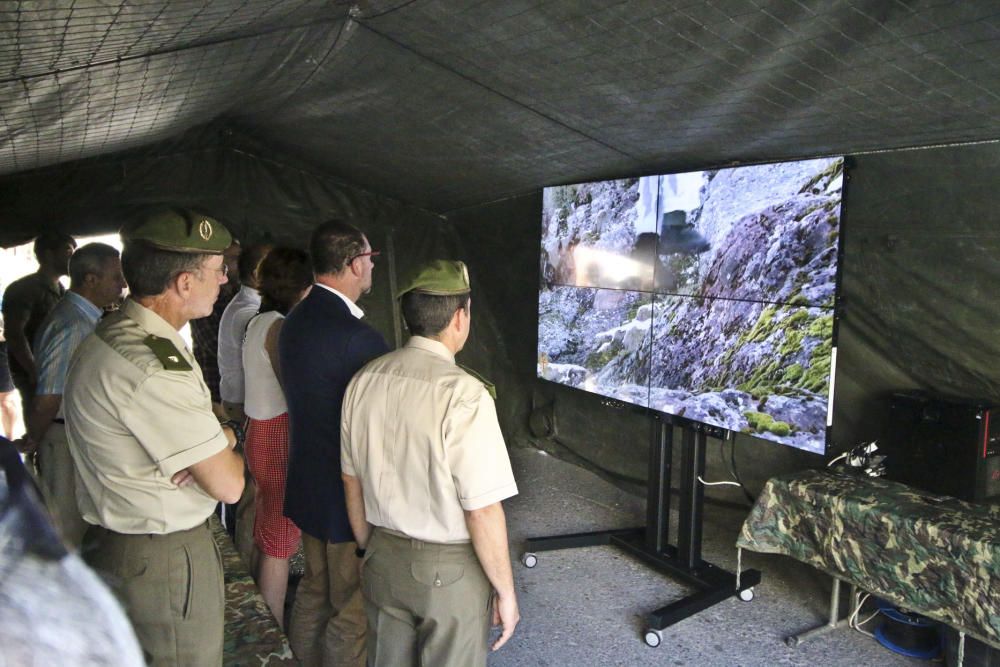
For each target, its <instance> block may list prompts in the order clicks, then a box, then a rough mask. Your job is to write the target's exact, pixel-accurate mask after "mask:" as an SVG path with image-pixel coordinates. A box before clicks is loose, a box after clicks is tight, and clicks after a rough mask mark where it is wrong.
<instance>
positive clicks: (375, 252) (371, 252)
mask: <svg viewBox="0 0 1000 667" xmlns="http://www.w3.org/2000/svg"><path fill="white" fill-rule="evenodd" d="M381 254H382V251H381V250H369V251H368V252H362V253H359V254H357V255H355V256H354V257H351V258H350V259H349V260H347V263H348V264H350V263H351V262H353V261H354V260H356V259H357V258H359V257H371V258H372V263H373V264H374V263H375V258H376V257H378V256H379V255H381Z"/></svg>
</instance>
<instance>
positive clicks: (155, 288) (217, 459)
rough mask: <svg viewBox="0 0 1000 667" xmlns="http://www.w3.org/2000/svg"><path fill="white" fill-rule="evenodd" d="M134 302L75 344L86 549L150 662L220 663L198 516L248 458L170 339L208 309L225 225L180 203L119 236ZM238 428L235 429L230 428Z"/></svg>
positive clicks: (218, 614)
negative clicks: (88, 527) (241, 453)
mask: <svg viewBox="0 0 1000 667" xmlns="http://www.w3.org/2000/svg"><path fill="white" fill-rule="evenodd" d="M122 239H123V241H124V242H125V247H124V251H123V253H122V269H123V271H124V274H125V279H126V281H127V282H128V285H129V288H130V290H131V296H130V298H129V299H128V300H127V301H126V302H125V305H124V306H123V307H122V308H121V309H120V310H119V311H118V312H116V313H115V314H113V315H111V316H109V317H107V318H105V319H104V320H103V321H101V323H100V324H99V325H98V327H97V330H96V331H95V332H94V333H93V334H91V335H90V336H89V337H88V338H86V339H85V340H84V342H83V343H82V344H81V345H80V347H79V348H78V350H77V352H76V354H75V355H74V357H73V360H72V362H71V366H70V371H69V375H68V377H67V381H66V391H65V396H64V401H65V402H64V408H65V418H66V432H67V436H68V440H69V447H70V453H71V454H72V456H73V462H74V465H75V467H76V472H77V481H76V489H77V503H78V505H79V509H80V512H81V514H82V516H83V518H84V519H85V520H86V521H87V522H88V523H91V524H94V526H95V527H92V528H91V530H90V533H89V535H88V537H87V539H86V540H85V542H84V547H83V553H84V556H85V557H86V558H87V560H88V561H89V562H90V564H91V565H92V566H93V567H94V568H95V569H97V570H98V571H102V572H104V573H107V574H109V575H111V580H112V583H113V585H114V586H115V588H116V593H117V594H118V596H119V598H120V599H121V600H122V603H123V605H124V606H125V610H126V613H127V614H128V616H129V619H130V620H131V621H132V624H133V626H134V627H135V631H136V635H137V636H138V637H139V641H140V643H141V644H142V647H143V650H144V651H145V652H146V653H147V655H148V656H149V657H150V659H151V661H150V664H152V665H184V666H190V665H213V666H216V667H217V666H218V665H220V664H221V663H222V637H223V579H222V562H221V559H220V557H219V553H218V550H217V549H216V547H215V543H214V541H213V539H212V535H211V531H210V529H209V526H208V523H207V519H208V517H209V516H210V515H211V514H212V511H213V510H214V508H215V506H216V503H217V502H218V501H220V500H221V501H224V502H229V503H232V502H236V500H237V499H239V497H240V493H241V492H242V490H243V459H242V457H240V456H239V454H236V453H235V452H233V450H232V448H233V446H234V445H235V444H236V434H235V432H234V430H233V429H232V428H231V427H225V426H223V425H220V424H219V422H218V420H217V418H216V417H215V415H214V414H213V412H212V399H211V394H210V393H209V390H208V387H207V386H206V385H205V382H204V380H203V379H202V375H201V369H200V368H199V367H198V364H197V362H196V361H195V359H194V356H193V355H192V353H191V351H190V350H189V349H188V348H187V346H186V344H185V343H184V341H183V340H182V339H181V338H180V336H179V335H178V330H180V329H181V327H183V326H184V325H185V324H186V323H187V322H188V321H189V320H191V319H194V318H197V317H204V316H205V315H208V314H209V313H211V312H212V306H213V304H214V303H215V299H216V297H217V296H218V294H219V287H220V285H222V284H224V283H225V282H226V271H225V268H224V264H223V261H222V254H221V253H222V251H223V250H225V249H226V248H227V247H228V246H229V244H230V240H231V237H230V235H229V232H228V231H227V230H226V228H225V227H223V226H222V225H221V224H219V223H218V222H216V221H215V220H213V219H211V218H209V217H207V216H204V215H201V214H199V213H195V212H192V211H187V210H182V209H171V210H166V211H161V212H159V213H156V214H153V215H150V216H148V217H147V218H146V219H145V220H144V221H143V222H142V223H140V224H139V225H138V226H136V227H134V228H132V229H130V230H128V231H123V232H122ZM237 430H238V429H237Z"/></svg>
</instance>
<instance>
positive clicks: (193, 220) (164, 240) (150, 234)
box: [121, 208, 233, 255]
mask: <svg viewBox="0 0 1000 667" xmlns="http://www.w3.org/2000/svg"><path fill="white" fill-rule="evenodd" d="M121 237H122V241H126V242H128V241H143V242H145V243H148V244H150V245H152V246H155V247H157V248H160V249H161V250H171V251H173V252H187V253H198V254H203V255H221V254H222V252H223V251H224V250H225V249H226V248H228V247H229V246H230V245H231V244H232V242H233V236H232V234H230V233H229V230H228V229H226V228H225V226H223V224H222V223H221V222H219V221H218V220H216V219H215V218H211V217H209V216H207V215H205V214H203V213H200V212H198V211H192V210H189V209H184V208H166V209H160V210H157V211H154V212H152V213H149V214H147V215H145V216H144V217H143V218H142V219H141V220H140V221H139V222H138V224H135V225H133V226H130V227H128V228H125V229H122V231H121Z"/></svg>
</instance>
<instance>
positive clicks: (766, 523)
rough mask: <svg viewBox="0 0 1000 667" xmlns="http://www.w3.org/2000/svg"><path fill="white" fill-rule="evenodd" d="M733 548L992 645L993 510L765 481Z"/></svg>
mask: <svg viewBox="0 0 1000 667" xmlns="http://www.w3.org/2000/svg"><path fill="white" fill-rule="evenodd" d="M736 546H737V547H740V548H743V549H749V550H751V551H759V552H762V553H774V554H783V555H786V556H791V557H792V558H795V559H796V560H800V561H802V562H803V563H808V564H809V565H812V566H813V567H815V568H817V569H819V570H822V571H823V572H826V573H827V574H829V575H831V576H834V577H837V578H838V579H841V580H843V581H846V582H848V583H851V584H855V585H856V586H858V587H860V588H862V589H864V590H866V591H869V592H871V593H873V594H874V595H877V596H879V597H881V598H884V599H886V600H888V601H890V602H891V603H893V604H895V605H897V606H899V607H901V608H902V609H906V610H909V611H913V612H917V613H920V614H923V615H925V616H927V617H929V618H932V619H934V620H937V621H941V622H942V623H946V624H948V625H950V626H952V627H953V628H955V629H957V630H960V631H963V632H965V633H966V634H968V635H970V636H973V637H976V638H977V639H980V640H982V641H985V642H987V643H989V644H992V645H994V646H1000V507H998V506H997V505H974V504H971V503H967V502H963V501H960V500H956V499H954V498H949V497H945V496H934V495H931V494H929V493H924V492H920V491H917V490H915V489H912V488H910V487H907V486H903V485H902V484H897V483H895V482H889V481H887V480H883V479H875V478H870V477H862V476H856V475H853V474H850V473H846V472H836V471H829V470H807V471H802V472H797V473H795V474H792V475H785V476H781V477H775V478H774V479H771V480H770V481H768V483H767V485H766V486H765V487H764V490H763V492H762V493H761V495H760V497H759V498H758V499H757V504H756V505H755V506H754V508H753V510H751V512H750V515H749V516H748V517H747V519H746V521H745V522H744V524H743V529H742V530H741V531H740V536H739V538H738V539H737V541H736Z"/></svg>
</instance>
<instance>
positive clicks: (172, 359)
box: [142, 334, 194, 371]
mask: <svg viewBox="0 0 1000 667" xmlns="http://www.w3.org/2000/svg"><path fill="white" fill-rule="evenodd" d="M142 342H143V343H145V345H146V347H148V348H149V349H150V350H152V351H153V354H154V355H156V358H157V359H158V360H159V362H160V363H161V364H163V370H165V371H190V370H194V369H193V368H192V367H191V364H189V363H188V361H187V359H185V358H184V355H183V354H181V352H180V350H178V349H177V348H176V347H174V344H173V343H171V342H170V341H169V340H168V339H166V338H160V337H159V336H154V335H153V334H150V335H148V336H146V337H145V338H144V339H143V340H142Z"/></svg>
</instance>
